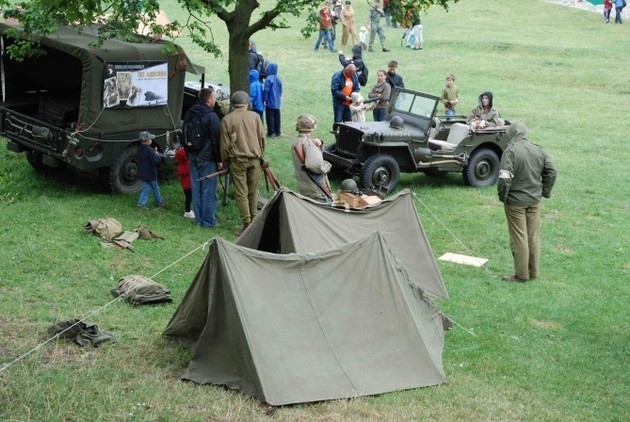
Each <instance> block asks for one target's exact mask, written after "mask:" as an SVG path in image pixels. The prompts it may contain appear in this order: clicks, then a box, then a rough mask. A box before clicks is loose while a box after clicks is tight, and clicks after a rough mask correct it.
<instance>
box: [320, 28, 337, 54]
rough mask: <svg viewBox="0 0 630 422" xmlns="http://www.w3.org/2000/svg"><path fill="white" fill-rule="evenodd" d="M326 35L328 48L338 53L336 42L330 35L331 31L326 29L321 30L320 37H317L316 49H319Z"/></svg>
mask: <svg viewBox="0 0 630 422" xmlns="http://www.w3.org/2000/svg"><path fill="white" fill-rule="evenodd" d="M324 37H326V41H327V42H328V49H329V50H330V51H331V52H332V53H337V51H336V50H335V44H334V43H333V40H332V37H331V36H330V31H326V30H325V29H320V30H319V37H317V42H315V51H318V50H319V44H321V42H322V40H323V39H324Z"/></svg>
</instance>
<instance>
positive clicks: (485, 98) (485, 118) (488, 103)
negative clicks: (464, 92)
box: [466, 91, 503, 132]
mask: <svg viewBox="0 0 630 422" xmlns="http://www.w3.org/2000/svg"><path fill="white" fill-rule="evenodd" d="M466 123H468V124H469V125H470V130H472V131H473V132H475V131H476V130H477V129H484V128H486V127H495V126H501V125H503V119H501V118H500V117H499V112H498V111H497V110H496V109H495V108H493V107H492V92H490V91H486V92H484V93H483V94H481V95H480V96H479V102H478V104H477V106H476V107H475V108H473V109H472V111H471V112H470V114H468V118H467V119H466Z"/></svg>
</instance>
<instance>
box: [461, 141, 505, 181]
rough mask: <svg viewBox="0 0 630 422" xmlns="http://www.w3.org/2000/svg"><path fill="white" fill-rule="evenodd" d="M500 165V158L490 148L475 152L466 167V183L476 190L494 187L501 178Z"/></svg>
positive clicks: (464, 172)
mask: <svg viewBox="0 0 630 422" xmlns="http://www.w3.org/2000/svg"><path fill="white" fill-rule="evenodd" d="M499 165H500V160H499V156H498V155H497V153H496V152H494V151H493V150H491V149H490V148H479V149H476V150H474V151H473V152H472V154H470V157H468V165H466V166H465V167H464V171H463V175H464V183H466V184H467V185H468V186H473V187H475V188H483V187H486V186H492V185H494V183H495V182H496V181H497V178H498V177H499Z"/></svg>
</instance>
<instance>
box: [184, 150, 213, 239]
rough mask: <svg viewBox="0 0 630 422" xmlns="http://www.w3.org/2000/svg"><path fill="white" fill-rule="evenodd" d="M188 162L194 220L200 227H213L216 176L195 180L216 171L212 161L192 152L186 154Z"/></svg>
mask: <svg viewBox="0 0 630 422" xmlns="http://www.w3.org/2000/svg"><path fill="white" fill-rule="evenodd" d="M188 161H189V164H190V185H191V186H190V187H191V190H192V202H193V211H195V221H196V222H197V225H198V226H201V227H214V226H216V225H217V216H216V214H217V205H218V204H219V198H218V197H217V177H218V176H217V177H213V178H212V179H205V180H202V181H200V182H197V179H199V178H200V177H204V176H207V175H209V174H211V173H214V172H215V171H217V164H216V163H215V162H214V161H206V160H204V159H201V158H199V157H197V156H195V155H194V154H189V155H188Z"/></svg>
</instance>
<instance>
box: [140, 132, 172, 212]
mask: <svg viewBox="0 0 630 422" xmlns="http://www.w3.org/2000/svg"><path fill="white" fill-rule="evenodd" d="M138 137H139V138H140V146H139V147H138V155H137V156H136V165H137V166H138V179H140V180H142V189H141V190H140V197H139V198H138V208H139V209H143V210H144V209H146V208H147V201H148V200H149V191H153V198H154V199H155V204H156V205H157V206H158V207H161V208H166V207H167V204H166V201H164V200H163V199H162V196H161V195H160V187H159V186H158V180H157V168H158V164H160V162H161V161H162V159H163V156H160V154H158V152H157V151H156V150H155V149H153V148H151V144H152V143H153V139H155V135H153V134H152V133H149V132H147V131H142V132H140V135H138Z"/></svg>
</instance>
